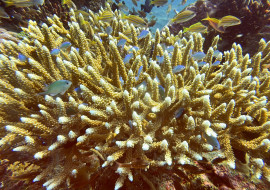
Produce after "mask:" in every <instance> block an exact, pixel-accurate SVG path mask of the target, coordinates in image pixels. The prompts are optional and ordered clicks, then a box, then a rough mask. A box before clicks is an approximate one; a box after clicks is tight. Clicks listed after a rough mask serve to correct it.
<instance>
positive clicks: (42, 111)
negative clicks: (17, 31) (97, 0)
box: [0, 9, 270, 189]
mask: <svg viewBox="0 0 270 190" xmlns="http://www.w3.org/2000/svg"><path fill="white" fill-rule="evenodd" d="M107 11H111V10H110V9H107ZM113 14H114V16H115V17H116V18H115V19H113V20H112V21H110V22H111V23H113V32H112V36H108V35H99V33H102V32H103V31H104V29H105V28H104V27H107V26H108V24H105V23H104V22H103V21H97V19H96V18H97V16H96V15H95V14H94V13H92V12H90V17H91V18H90V22H91V24H92V26H90V25H89V27H88V28H87V27H85V26H82V25H83V24H82V23H83V18H81V17H80V16H79V17H75V14H74V12H73V11H71V20H72V22H71V23H69V27H70V29H69V30H67V29H65V28H64V27H63V25H62V23H61V22H60V21H59V19H58V18H57V16H53V18H49V23H50V24H51V25H50V26H47V25H45V24H43V25H42V27H38V26H37V24H36V23H35V22H33V21H30V22H29V26H28V28H24V29H23V30H24V32H26V33H29V37H28V38H25V39H24V40H22V41H21V42H20V43H19V44H15V43H14V42H11V41H4V43H3V46H1V47H0V48H1V49H0V50H1V52H2V53H3V54H2V55H1V56H0V67H1V70H0V77H1V79H0V86H1V92H0V104H1V105H0V106H1V107H0V118H1V129H0V130H1V140H0V146H1V151H5V154H12V153H13V152H12V150H13V151H17V152H26V153H27V154H29V155H31V156H33V157H34V159H35V162H34V163H35V164H36V165H37V166H38V167H40V169H41V170H37V172H38V174H36V177H35V178H34V181H43V182H44V184H43V186H46V187H47V188H48V189H53V188H56V187H58V186H63V187H65V188H72V185H73V184H76V183H82V184H83V185H87V184H89V185H91V183H92V180H93V179H95V176H96V175H100V173H102V172H106V171H107V168H109V169H111V168H110V165H113V164H114V163H115V162H119V163H126V164H125V167H118V169H117V170H116V173H118V174H119V175H120V176H119V178H118V179H117V180H116V182H115V183H116V184H115V189H118V188H120V187H121V186H123V185H124V183H125V180H126V178H128V179H129V180H130V181H133V180H135V178H134V179H133V176H135V175H134V173H136V172H137V171H136V168H139V167H140V165H138V164H135V165H132V164H133V163H134V159H144V160H146V161H147V168H149V170H153V169H155V168H156V167H163V168H165V169H171V168H172V166H174V165H177V166H181V165H194V161H196V160H202V159H203V157H204V155H205V154H208V153H209V152H214V153H215V155H216V156H217V157H223V156H224V155H225V157H226V163H227V164H228V165H229V166H230V167H231V168H235V160H236V158H235V156H234V152H233V151H234V150H233V149H241V150H242V151H244V152H246V153H248V154H249V156H250V157H251V162H250V163H249V164H250V167H251V168H254V176H255V177H257V178H260V177H261V176H262V175H263V176H264V177H266V179H268V180H269V166H268V165H266V164H264V162H263V159H265V158H266V157H267V153H268V151H269V147H270V146H269V144H270V143H269V136H270V135H269V128H270V127H269V117H268V112H269V111H268V109H269V103H268V100H267V97H266V96H268V95H269V92H270V89H269V81H270V78H269V73H268V71H266V72H265V73H261V62H262V61H263V60H264V59H266V58H265V57H264V56H265V55H266V53H263V54H262V53H261V52H258V53H257V54H256V55H255V56H254V57H253V58H251V59H249V56H248V55H246V56H242V51H241V47H240V46H239V45H236V44H234V45H233V48H232V49H231V50H230V52H224V61H223V62H222V64H220V65H219V66H218V67H216V66H213V65H212V62H213V60H214V58H213V52H214V50H215V49H216V46H217V43H218V39H219V38H218V37H216V38H215V39H214V41H213V43H212V46H211V47H210V48H209V49H208V50H207V55H206V57H205V58H204V61H206V62H208V64H206V65H204V66H203V67H202V68H200V67H199V66H198V63H197V62H196V61H195V60H193V58H192V57H190V54H189V52H190V50H191V49H192V50H193V51H194V52H196V51H202V47H203V41H204V39H203V38H202V36H201V35H200V34H193V35H192V36H191V38H189V37H188V36H186V38H180V37H181V36H182V33H180V34H179V35H178V36H173V35H171V34H170V33H169V30H168V28H165V31H161V32H159V30H157V31H156V33H155V38H154V39H152V35H151V34H150V33H149V34H148V35H147V36H146V37H145V38H144V39H140V40H138V39H137V32H138V31H140V30H141V29H140V28H136V27H134V26H133V25H129V24H128V23H127V22H123V21H121V18H120V17H119V16H118V12H115V13H113ZM87 30H89V31H88V32H89V34H90V35H88V33H87ZM125 30H129V31H130V32H131V36H132V37H131V39H130V40H127V42H126V44H125V45H124V47H123V48H121V47H118V46H117V40H118V39H119V36H120V37H121V38H126V37H125V36H126V34H125V32H126V31H125ZM65 41H69V42H71V44H72V47H71V48H70V50H69V49H67V50H61V52H60V54H59V55H57V56H55V55H51V54H50V51H51V50H52V49H53V48H57V47H58V46H59V45H60V43H62V42H65ZM165 45H173V46H174V50H173V52H172V55H171V54H170V53H169V52H168V51H167V49H166V46H165ZM135 46H138V47H135ZM23 47H24V49H23ZM3 48H4V49H3ZM151 49H153V52H151ZM261 51H264V48H261ZM7 52H8V54H7ZM18 53H22V54H24V55H25V56H27V57H28V60H27V61H26V62H25V63H23V64H22V63H20V61H18V59H17V56H18ZM129 53H132V54H133V58H132V59H131V60H130V61H129V63H125V62H124V58H125V56H126V55H127V54H129ZM157 56H164V62H163V63H162V64H160V63H158V62H157ZM216 60H220V61H221V60H222V56H221V57H220V56H219V57H218V58H217V59H216ZM178 65H183V66H185V69H184V70H183V71H180V72H179V73H175V72H174V71H173V68H174V67H175V66H178ZM62 79H65V80H70V81H72V86H71V88H70V89H69V90H68V91H67V92H66V93H65V94H64V95H62V96H59V97H56V98H54V97H51V96H49V95H46V96H45V97H43V96H40V95H39V94H38V93H39V92H41V91H42V86H43V85H44V84H45V83H47V84H48V83H52V82H54V81H56V80H62ZM181 109H182V110H183V113H182V114H180V115H178V112H179V110H181ZM11 115H12V116H11ZM202 134H207V135H208V136H212V137H214V138H217V139H218V141H219V142H220V144H221V150H220V151H216V150H214V149H213V146H212V144H209V143H207V142H205V140H204V139H203V137H202ZM250 136H251V137H250ZM97 156H98V157H99V158H100V159H101V163H100V162H99V161H97V159H98V158H97ZM93 158H95V159H93ZM25 159H26V160H23V162H25V163H29V164H30V165H31V164H33V163H32V162H33V159H27V158H25ZM129 164H130V165H129ZM134 168H135V169H134ZM144 168H146V167H144ZM133 169H134V170H133ZM15 170H17V169H16V168H15ZM78 176H83V177H78ZM140 176H143V177H142V178H143V179H144V180H145V181H147V184H149V186H151V188H153V187H152V186H153V184H152V183H151V182H150V181H149V179H148V173H147V171H143V173H141V174H140ZM136 179H137V180H138V178H136ZM85 180H86V181H89V183H88V182H85ZM90 182H91V183H90Z"/></svg>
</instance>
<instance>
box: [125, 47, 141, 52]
mask: <svg viewBox="0 0 270 190" xmlns="http://www.w3.org/2000/svg"><path fill="white" fill-rule="evenodd" d="M132 49H135V50H136V51H138V50H139V48H138V47H137V46H133V47H132V48H130V49H129V50H128V52H132V51H133V50H132Z"/></svg>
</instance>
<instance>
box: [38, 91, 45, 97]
mask: <svg viewBox="0 0 270 190" xmlns="http://www.w3.org/2000/svg"><path fill="white" fill-rule="evenodd" d="M46 94H47V93H46V91H45V92H40V93H38V95H40V96H43V95H46Z"/></svg>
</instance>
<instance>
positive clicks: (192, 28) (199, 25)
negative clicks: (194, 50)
mask: <svg viewBox="0 0 270 190" xmlns="http://www.w3.org/2000/svg"><path fill="white" fill-rule="evenodd" d="M206 30H207V26H204V25H203V24H202V23H201V22H197V23H195V24H192V25H191V26H189V27H188V28H185V27H184V31H183V32H187V31H189V32H205V31H206Z"/></svg>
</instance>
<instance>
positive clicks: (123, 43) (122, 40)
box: [117, 39, 127, 47]
mask: <svg viewBox="0 0 270 190" xmlns="http://www.w3.org/2000/svg"><path fill="white" fill-rule="evenodd" d="M126 42H127V40H126V39H120V40H119V41H118V43H117V46H120V47H122V46H124V45H125V43H126Z"/></svg>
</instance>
